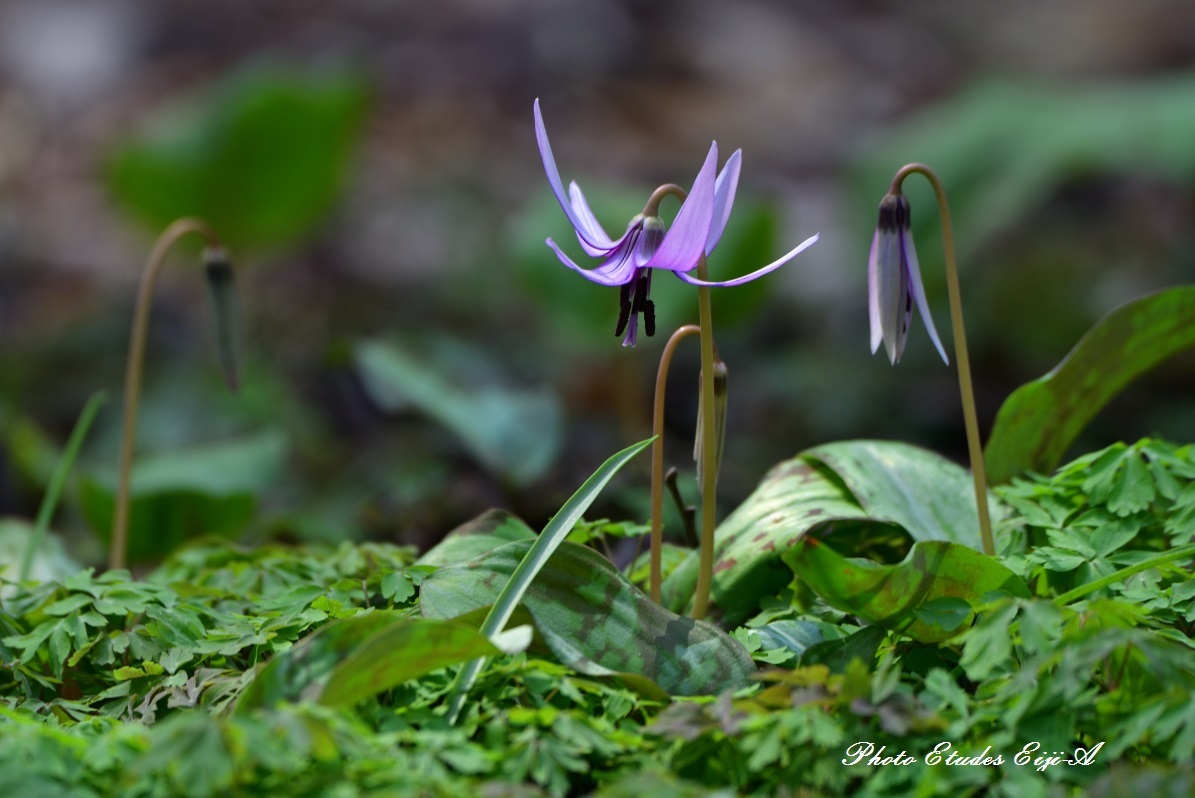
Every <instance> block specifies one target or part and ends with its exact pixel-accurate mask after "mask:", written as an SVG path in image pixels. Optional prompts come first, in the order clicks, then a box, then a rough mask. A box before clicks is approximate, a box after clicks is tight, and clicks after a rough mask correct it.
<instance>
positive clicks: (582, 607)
mask: <svg viewBox="0 0 1195 798" xmlns="http://www.w3.org/2000/svg"><path fill="white" fill-rule="evenodd" d="M531 546H532V543H531V542H529V541H518V542H515V543H510V544H507V545H505V546H502V547H501V548H497V549H494V550H493V551H491V552H489V553H487V554H484V555H482V556H480V557H478V558H477V559H475V560H471V561H469V562H467V563H462V564H460V565H456V566H452V567H448V568H441V569H440V570H438V571H436V572H435V573H434V574H431V575H430V576H428V577H427V578H426V579H424V581H423V586H422V588H421V592H420V606H421V608H422V611H423V614H424V615H425V616H427V617H429V618H451V617H457V616H460V615H464V614H466V613H468V612H470V611H472V610H476V609H477V608H478V607H484V606H487V605H489V604H492V603H494V601H495V598H496V597H497V595H498V592H499V591H500V590H501V588H502V586H503V585H504V584H506V583H507V581H508V580H509V579H510V577H511V575H512V574H513V573H514V572H515V569H516V568H517V567H518V565H519V563H520V562H522V560H523V559H524V557H525V556H526V555H527V552H528V550H529V549H530V548H531ZM523 606H525V607H526V608H527V610H528V612H530V614H531V616H532V618H534V619H535V625H536V629H537V630H538V631H539V633H540V635H541V636H542V637H543V639H544V641H545V642H546V643H547V645H548V647H549V648H551V649H552V652H553V653H554V654H555V655H556V656H557V658H558V659H560V661H561V662H563V663H564V664H566V665H568V666H570V667H572V668H574V669H576V670H578V671H581V672H582V673H588V674H590V675H609V674H616V673H634V674H639V675H641V676H646V677H648V678H650V679H652V680H653V681H654V682H656V683H657V684H659V685H660V686H661V687H662V688H664V689H665V690H666V691H668V692H669V693H671V694H673V695H699V694H712V693H717V692H720V691H722V690H725V689H728V688H732V687H735V686H740V685H742V684H744V683H746V681H747V678H748V677H749V676H750V674H751V673H754V671H755V667H754V665H753V664H752V661H751V657H750V655H749V654H748V653H747V651H746V650H745V649H744V648H743V647H742V646H741V645H740V644H739V643H737V642H736V641H735V640H734V639H733V638H731V637H730V636H729V635H727V634H726V633H725V632H723V631H721V630H720V629H718V628H717V627H715V626H713V625H712V624H708V623H705V622H702V621H694V620H692V619H690V618H685V617H682V616H679V615H676V614H675V613H672V612H669V611H668V610H666V609H664V608H663V607H661V606H660V605H658V604H656V603H655V602H653V601H651V599H649V598H648V597H647V596H646V595H645V594H644V593H643V592H642V591H641V590H639V589H638V588H637V587H635V586H634V585H632V584H631V583H630V581H629V580H627V578H626V577H625V576H623V575H622V573H621V572H619V571H618V569H616V568H615V567H614V566H613V565H611V564H610V562H609V561H608V560H607V559H606V558H605V557H602V556H601V555H600V554H598V553H597V552H595V551H593V550H592V549H589V548H586V547H584V546H578V545H576V544H573V543H568V542H565V543H563V544H562V545H561V546H560V548H559V549H558V550H557V551H556V553H555V554H553V555H552V557H551V559H550V560H549V561H548V564H547V566H546V567H545V568H544V569H543V570H542V571H541V572H540V574H539V576H537V577H536V579H535V581H534V582H533V583H532V584H531V587H530V588H529V589H528V591H527V594H526V596H525V597H524V599H523Z"/></svg>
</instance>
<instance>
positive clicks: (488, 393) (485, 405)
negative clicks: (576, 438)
mask: <svg viewBox="0 0 1195 798" xmlns="http://www.w3.org/2000/svg"><path fill="white" fill-rule="evenodd" d="M439 351H441V352H455V353H458V354H457V355H454V356H453V357H451V358H450V357H448V356H445V357H443V358H441V360H440V362H436V361H435V360H432V359H429V358H427V357H424V358H420V357H416V356H414V355H412V354H410V353H408V352H407V351H404V349H402V348H400V347H399V346H397V345H394V344H388V343H383V342H381V341H362V342H361V343H359V344H358V345H357V348H356V363H357V369H358V371H359V373H360V374H361V377H362V379H363V380H364V382H365V387H366V390H368V391H369V394H370V396H371V397H373V399H374V401H375V402H377V403H378V405H379V406H380V407H382V408H383V409H384V410H390V411H399V410H402V409H404V408H406V407H407V406H408V405H410V406H414V407H415V408H417V409H418V410H419V411H420V412H422V413H424V414H426V415H428V416H430V417H432V418H434V419H435V420H436V421H438V422H440V423H441V424H443V425H444V426H445V427H447V428H448V429H449V430H451V431H452V432H453V433H455V434H456V435H457V437H458V438H460V440H461V442H462V443H463V444H464V445H465V447H466V448H468V450H469V451H470V453H472V454H473V456H474V457H476V458H477V459H478V461H480V462H481V464H482V465H484V466H485V467H486V468H488V469H490V470H491V471H493V472H494V473H495V474H498V475H500V476H502V477H505V478H507V479H510V480H513V481H514V482H515V483H517V484H527V483H529V482H532V481H534V480H535V479H537V478H538V477H539V476H540V475H542V474H543V473H544V471H545V470H546V469H547V468H549V467H550V466H551V465H552V463H553V461H554V460H555V459H556V455H557V453H558V452H559V449H560V442H561V439H562V435H563V427H564V414H563V411H562V410H561V407H560V402H559V400H558V399H557V398H556V396H555V395H554V394H552V393H551V392H549V391H546V390H514V389H509V388H504V387H501V386H499V385H495V384H482V385H474V384H472V383H473V382H474V381H475V380H476V379H477V374H476V370H475V369H472V368H470V367H469V364H470V363H471V362H473V361H474V360H475V359H477V358H479V355H478V354H477V353H475V352H468V351H465V352H461V350H460V348H459V347H457V348H453V349H449V350H439ZM466 369H467V370H466ZM458 371H465V373H464V374H457V373H455V372H458Z"/></svg>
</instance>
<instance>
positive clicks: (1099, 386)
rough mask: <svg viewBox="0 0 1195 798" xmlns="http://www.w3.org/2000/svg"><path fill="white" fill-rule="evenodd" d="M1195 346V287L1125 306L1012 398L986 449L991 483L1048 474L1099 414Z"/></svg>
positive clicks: (1142, 299) (1017, 391) (1107, 317)
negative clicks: (1127, 389)
mask: <svg viewBox="0 0 1195 798" xmlns="http://www.w3.org/2000/svg"><path fill="white" fill-rule="evenodd" d="M1192 345H1195V287H1192V286H1182V287H1179V288H1170V289H1167V290H1165V291H1159V292H1157V293H1155V294H1150V295H1149V296H1145V297H1142V298H1140V299H1136V300H1133V301H1132V302H1129V303H1127V304H1124V305H1121V306H1120V307H1119V308H1117V309H1116V310H1114V311H1112V312H1111V313H1109V314H1108V315H1107V316H1105V317H1104V318H1103V319H1101V320H1100V321H1099V322H1098V323H1097V324H1096V325H1095V327H1093V328H1092V329H1091V330H1090V331H1088V333H1087V334H1086V335H1084V336H1083V337H1082V338H1081V339H1080V340H1079V342H1078V343H1077V344H1075V348H1074V349H1072V350H1071V351H1070V353H1069V354H1067V356H1066V357H1065V358H1064V359H1063V361H1062V362H1061V363H1059V364H1058V366H1057V367H1055V368H1054V370H1053V371H1051V372H1050V373H1049V374H1046V375H1045V376H1044V377H1041V378H1039V379H1037V380H1034V381H1033V382H1030V383H1026V384H1025V385H1022V386H1021V387H1020V388H1018V389H1017V390H1016V391H1014V392H1013V393H1012V395H1011V396H1009V397H1008V399H1006V400H1005V402H1004V404H1003V405H1001V407H1000V412H999V413H997V414H996V423H995V425H994V426H993V427H992V433H991V435H990V436H989V437H988V442H987V447H986V449H985V451H984V462H985V463H986V465H987V471H988V478H989V479H990V480H991V482H992V483H993V484H998V483H1001V482H1008V481H1009V480H1010V479H1012V478H1013V477H1014V476H1016V475H1017V474H1020V473H1022V472H1024V471H1038V472H1041V473H1049V472H1050V471H1052V470H1053V469H1054V467H1055V466H1057V465H1058V462H1059V460H1061V459H1062V457H1063V455H1065V454H1066V452H1067V450H1068V449H1069V448H1070V446H1071V444H1072V443H1074V441H1075V439H1076V438H1077V437H1078V436H1079V433H1081V432H1082V431H1083V429H1084V428H1085V427H1086V426H1087V424H1088V423H1089V422H1090V421H1091V419H1093V418H1094V417H1095V416H1096V414H1097V413H1099V411H1100V410H1101V409H1102V408H1103V407H1104V405H1106V404H1107V403H1108V402H1109V401H1111V400H1112V398H1113V397H1115V396H1116V395H1117V394H1118V393H1120V391H1121V390H1123V389H1124V388H1125V386H1127V385H1128V384H1129V383H1131V382H1132V381H1133V380H1135V379H1137V378H1138V377H1140V376H1141V375H1142V374H1144V373H1145V372H1147V371H1149V370H1150V369H1152V368H1153V367H1154V366H1156V365H1158V364H1159V363H1161V362H1162V361H1163V360H1165V359H1166V358H1168V357H1170V356H1171V355H1174V354H1176V353H1178V352H1181V351H1182V350H1184V349H1187V348H1189V347H1191V346H1192Z"/></svg>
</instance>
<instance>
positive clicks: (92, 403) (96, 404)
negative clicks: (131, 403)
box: [18, 391, 108, 582]
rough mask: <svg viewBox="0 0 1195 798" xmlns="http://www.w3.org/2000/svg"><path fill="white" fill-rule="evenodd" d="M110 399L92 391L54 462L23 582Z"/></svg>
mask: <svg viewBox="0 0 1195 798" xmlns="http://www.w3.org/2000/svg"><path fill="white" fill-rule="evenodd" d="M106 401H108V397H107V395H106V394H104V392H103V391H97V392H96V393H93V394H92V395H91V398H90V399H88V400H87V404H86V405H84V406H83V412H82V413H80V414H79V420H78V421H76V422H75V428H74V429H73V430H71V436H70V438H68V439H67V442H66V448H65V449H63V451H62V456H61V457H60V458H58V464H57V465H55V466H54V473H53V474H51V476H50V484H49V485H47V486H46V495H45V496H44V497H43V498H42V502H41V507H39V508H38V511H37V522H36V524H35V526H34V528H33V534H32V535H31V536H30V537H29V541H28V542H27V543H26V544H25V554H24V556H22V557H21V570H20V572H19V573H20V576H19V577H18V579H19V580H20V581H22V582H24V581H25V580H26V579H28V578H29V571H30V569H31V568H32V567H33V556H34V554H36V553H37V550H38V549H39V548H41V542H42V539H43V538H44V537H45V536H46V531H47V530H48V529H49V528H50V519H51V518H53V517H54V509H55V508H56V507H57V506H58V497H59V496H60V495H61V494H62V486H63V485H65V484H66V477H67V475H68V474H69V473H70V470H71V465H72V464H73V463H74V462H75V458H76V457H77V456H78V455H79V447H81V446H82V445H83V439H84V438H86V437H87V430H88V429H90V428H91V422H92V421H93V420H94V419H95V414H96V413H97V412H98V411H99V409H100V407H101V406H103V404H104V402H106Z"/></svg>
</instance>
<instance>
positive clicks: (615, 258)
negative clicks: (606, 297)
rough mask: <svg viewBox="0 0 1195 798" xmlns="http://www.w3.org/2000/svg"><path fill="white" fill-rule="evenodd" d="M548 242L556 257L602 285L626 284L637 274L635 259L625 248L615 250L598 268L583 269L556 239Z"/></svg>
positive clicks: (586, 277) (588, 278) (583, 275)
mask: <svg viewBox="0 0 1195 798" xmlns="http://www.w3.org/2000/svg"><path fill="white" fill-rule="evenodd" d="M547 243H548V246H549V247H551V248H552V251H553V252H555V253H556V257H557V258H559V259H560V262H561V263H563V264H564V265H565V266H567V267H569V268H570V269H572V270H573V271H575V272H577V273H578V274H580V275H581V276H582V277H584V278H585V279H586V280H590V281H592V282H595V283H600V284H601V285H624V284H626V283H628V282H630V280H631V277H632V276H634V274H635V263H634V259H632V258H629V257H627V255H629V254H630V253H629V252H627V251H626V250H625V248H621V249H617V250H615V251H614V253H612V254H611V256H610V258H609V259H607V260H606V262H605V263H603V264H602V265H600V266H598V267H597V268H596V269H583V268H581V267H580V266H578V265H577V264H576V263H574V262H573V259H572V258H570V257H569V256H568V255H565V254H564V252H563V251H562V250H561V249H560V247H558V246H556V242H555V241H553V240H552V239H550V238H549V239H547Z"/></svg>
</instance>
